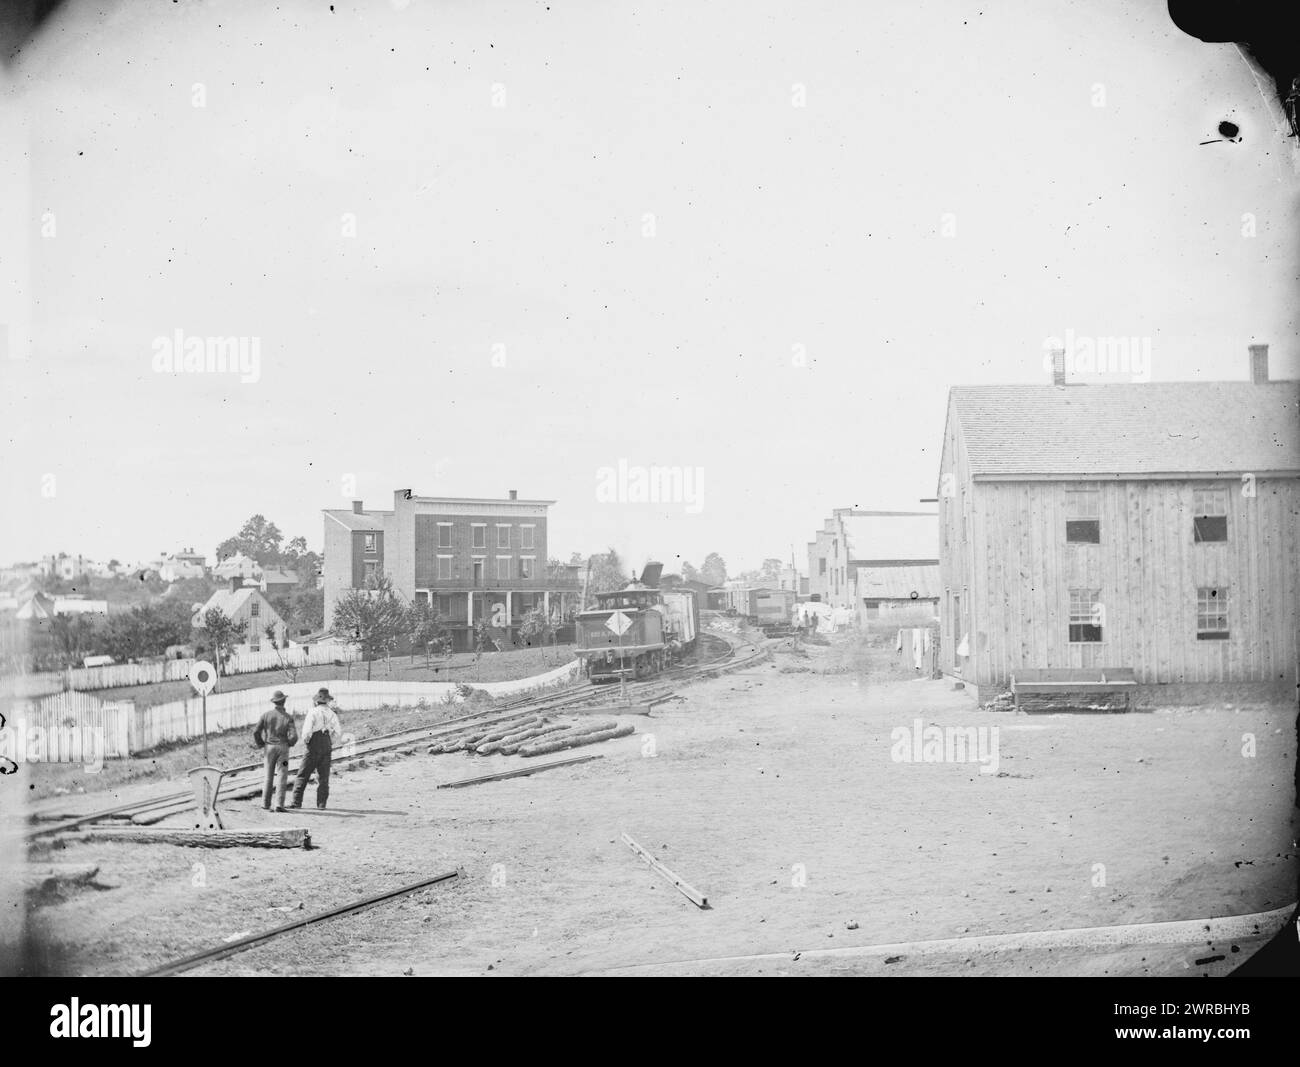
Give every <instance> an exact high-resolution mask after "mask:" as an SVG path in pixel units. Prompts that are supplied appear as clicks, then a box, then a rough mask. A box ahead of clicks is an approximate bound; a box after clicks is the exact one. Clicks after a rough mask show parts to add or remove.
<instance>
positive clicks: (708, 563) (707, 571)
mask: <svg viewBox="0 0 1300 1067" xmlns="http://www.w3.org/2000/svg"><path fill="white" fill-rule="evenodd" d="M726 580H727V564H726V563H725V562H724V561H723V558H722V557H721V556H719V555H718V554H717V553H716V552H710V553H709V554H708V555H707V556H705V557H704V564H703V566H701V567H700V581H702V582H707V583H708V584H709V585H722V584H723V583H725V582H726Z"/></svg>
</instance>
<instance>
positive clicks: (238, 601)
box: [194, 585, 280, 621]
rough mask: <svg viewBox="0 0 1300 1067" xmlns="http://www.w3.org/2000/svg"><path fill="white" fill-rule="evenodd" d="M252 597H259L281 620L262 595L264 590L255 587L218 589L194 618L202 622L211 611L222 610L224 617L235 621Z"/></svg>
mask: <svg viewBox="0 0 1300 1067" xmlns="http://www.w3.org/2000/svg"><path fill="white" fill-rule="evenodd" d="M252 597H257V598H258V599H259V600H261V601H262V603H263V604H265V605H266V606H267V608H268V609H269V611H270V612H271V614H272V615H274V616H275V617H276V618H277V619H278V618H280V616H279V613H278V612H277V611H276V610H275V608H274V606H272V604H271V602H270V601H269V600H267V599H266V597H265V596H263V595H262V590H260V589H258V588H257V586H255V585H245V586H241V587H240V588H238V589H218V590H217V591H216V592H215V593H213V594H212V595H211V596H210V597H208V600H207V603H205V604H204V605H203V606H202V607H201V608H199V610H198V611H196V612H195V613H194V617H195V618H196V619H198V620H200V621H201V620H202V618H203V616H204V615H205V614H206V613H207V612H208V610H209V609H211V608H220V609H221V612H222V614H223V615H225V616H226V617H227V618H229V619H233V618H234V617H235V616H236V615H237V614H238V613H239V611H240V609H241V608H243V606H244V604H245V603H246V602H247V601H248V600H249V599H250V598H252Z"/></svg>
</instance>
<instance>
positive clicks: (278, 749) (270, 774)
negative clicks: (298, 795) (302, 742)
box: [253, 689, 298, 811]
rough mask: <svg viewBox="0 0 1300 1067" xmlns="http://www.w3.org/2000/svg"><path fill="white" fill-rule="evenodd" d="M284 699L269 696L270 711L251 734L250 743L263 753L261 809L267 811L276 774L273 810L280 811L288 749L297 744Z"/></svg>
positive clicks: (282, 809) (286, 785)
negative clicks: (262, 750) (264, 758)
mask: <svg viewBox="0 0 1300 1067" xmlns="http://www.w3.org/2000/svg"><path fill="white" fill-rule="evenodd" d="M286 699H288V698H287V697H285V695H284V694H283V693H282V692H280V690H278V689H277V690H276V691H275V692H274V693H272V694H271V705H272V707H271V710H270V711H268V712H267V713H266V714H265V715H263V716H262V718H261V719H260V720H258V723H257V729H256V730H254V731H253V743H254V744H255V745H257V747H258V748H264V749H266V786H265V787H264V788H263V790H262V807H263V808H264V809H265V810H267V811H270V810H271V788H272V786H273V784H274V783H275V775H276V772H277V771H278V772H279V774H280V788H279V789H278V790H277V792H276V798H275V810H276V811H284V791H285V790H286V789H287V788H288V786H289V749H291V748H293V746H294V745H296V744H297V743H298V728H297V727H296V726H295V725H294V723H293V716H292V715H290V714H289V713H288V712H287V711H285V710H284V702H285V700H286Z"/></svg>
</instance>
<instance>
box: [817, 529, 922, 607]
mask: <svg viewBox="0 0 1300 1067" xmlns="http://www.w3.org/2000/svg"><path fill="white" fill-rule="evenodd" d="M938 563H939V516H938V514H937V513H935V512H933V511H862V510H858V509H856V508H836V509H835V511H833V512H832V513H831V517H830V518H829V519H827V520H826V521H825V523H824V524H823V526H822V529H821V530H819V531H817V534H816V539H815V540H814V541H812V542H810V543H809V545H808V575H809V577H808V593H809V595H810V596H811V598H812V599H814V600H819V601H820V602H821V603H823V604H829V605H830V606H831V607H833V608H847V609H848V610H850V611H852V612H853V616H854V618H855V619H856V620H857V621H858V622H859V623H861V622H863V621H864V620H865V619H866V618H868V617H874V616H875V615H877V614H878V613H879V610H880V603H879V602H880V601H881V600H882V599H890V598H887V597H886V598H882V597H880V596H879V595H874V594H873V595H870V596H868V595H867V593H866V591H865V586H864V583H866V582H869V583H871V585H872V588H873V589H874V590H876V593H878V592H879V591H880V589H881V588H882V587H884V586H888V587H889V588H891V589H892V588H895V587H897V586H898V585H899V583H901V582H902V581H903V580H904V579H902V578H900V577H898V576H896V575H895V576H889V575H884V574H882V573H881V572H882V571H886V570H890V569H894V568H908V569H913V573H914V574H919V573H920V572H916V571H915V570H914V569H915V568H923V567H934V566H938ZM864 572H865V573H866V575H867V576H866V577H865V578H864V577H863V575H864ZM916 580H919V579H916V578H914V579H912V581H913V582H914V581H916ZM914 589H915V591H916V592H917V593H918V599H919V593H920V590H919V589H916V587H915V584H908V585H907V587H906V589H904V592H905V593H906V594H907V595H908V597H909V598H910V596H911V593H912V592H913V590H914ZM867 601H871V603H870V604H868V603H867Z"/></svg>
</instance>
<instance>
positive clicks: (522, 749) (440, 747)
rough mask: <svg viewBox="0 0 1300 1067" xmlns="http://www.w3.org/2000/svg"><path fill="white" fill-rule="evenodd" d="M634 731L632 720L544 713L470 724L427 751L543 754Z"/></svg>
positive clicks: (433, 753) (440, 752)
mask: <svg viewBox="0 0 1300 1067" xmlns="http://www.w3.org/2000/svg"><path fill="white" fill-rule="evenodd" d="M634 732H635V729H634V727H633V726H632V725H631V724H630V723H629V724H625V725H623V726H620V725H619V724H618V723H617V722H615V721H614V720H613V719H606V720H602V721H599V722H584V723H567V722H550V721H548V720H547V719H546V717H545V716H543V715H532V716H529V717H527V718H521V719H519V720H518V721H516V722H512V723H505V724H498V725H496V726H493V727H489V728H484V727H468V728H466V730H465V731H464V732H462V733H459V734H456V735H454V736H452V737H449V738H447V739H446V740H443V741H438V742H436V743H434V744H432V745H430V746H429V747H428V749H427V750H426V751H427V752H428V753H429V754H430V755H435V756H436V755H444V754H446V753H448V752H472V753H474V754H475V755H478V756H492V755H502V756H513V755H516V754H518V755H520V756H544V755H546V754H547V753H550V752H559V751H561V750H563V749H566V748H578V747H579V746H581V745H593V744H596V743H597V742H600V741H608V740H610V739H612V738H615V737H626V736H627V735H628V734H631V733H634Z"/></svg>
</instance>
